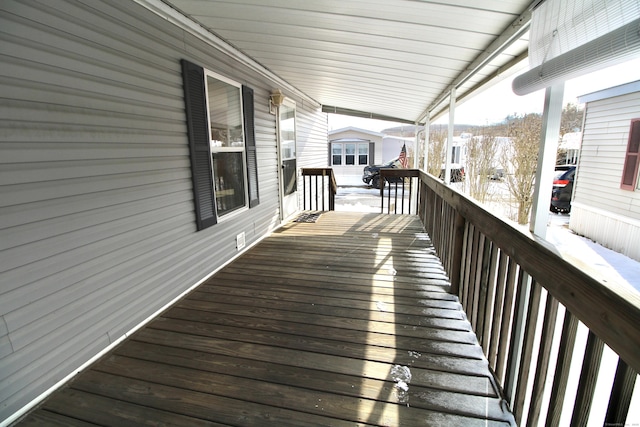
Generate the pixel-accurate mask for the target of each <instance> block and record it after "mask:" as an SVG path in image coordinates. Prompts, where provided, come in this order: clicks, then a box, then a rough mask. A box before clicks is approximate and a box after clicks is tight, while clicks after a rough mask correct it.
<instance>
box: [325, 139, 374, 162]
mask: <svg viewBox="0 0 640 427" xmlns="http://www.w3.org/2000/svg"><path fill="white" fill-rule="evenodd" d="M372 146H373V143H372V142H364V143H355V142H353V143H351V142H349V143H343V142H332V143H331V153H330V161H331V165H332V166H342V165H348V166H353V165H368V164H370V163H369V161H370V157H369V152H370V151H371V150H373V148H372Z"/></svg>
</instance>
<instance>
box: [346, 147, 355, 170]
mask: <svg viewBox="0 0 640 427" xmlns="http://www.w3.org/2000/svg"><path fill="white" fill-rule="evenodd" d="M344 152H345V155H344V164H345V165H355V164H356V144H344Z"/></svg>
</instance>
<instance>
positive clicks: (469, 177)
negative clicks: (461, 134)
mask: <svg viewBox="0 0 640 427" xmlns="http://www.w3.org/2000/svg"><path fill="white" fill-rule="evenodd" d="M476 132H477V133H479V135H476V136H474V137H472V138H469V139H468V142H467V162H466V165H465V172H466V173H465V175H466V182H467V185H468V187H469V195H470V196H471V197H473V198H474V199H476V200H478V201H480V202H483V203H484V202H486V201H487V200H488V199H489V196H490V194H489V188H490V184H491V177H492V176H493V175H494V173H495V171H494V167H495V164H496V160H497V143H496V138H495V135H494V134H493V132H491V130H490V129H489V128H486V127H483V128H480V129H479V131H476Z"/></svg>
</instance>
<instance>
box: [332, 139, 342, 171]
mask: <svg viewBox="0 0 640 427" xmlns="http://www.w3.org/2000/svg"><path fill="white" fill-rule="evenodd" d="M334 147H340V154H334V153H333V148H334ZM336 156H339V157H340V163H339V164H336V163H335V162H334V157H336ZM343 157H344V144H343V143H342V142H332V143H331V164H330V166H344V159H343Z"/></svg>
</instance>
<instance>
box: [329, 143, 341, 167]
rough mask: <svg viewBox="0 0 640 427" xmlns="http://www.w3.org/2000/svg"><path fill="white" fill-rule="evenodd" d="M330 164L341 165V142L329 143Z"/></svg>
mask: <svg viewBox="0 0 640 427" xmlns="http://www.w3.org/2000/svg"><path fill="white" fill-rule="evenodd" d="M331 164H332V165H334V166H340V165H342V144H331Z"/></svg>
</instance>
